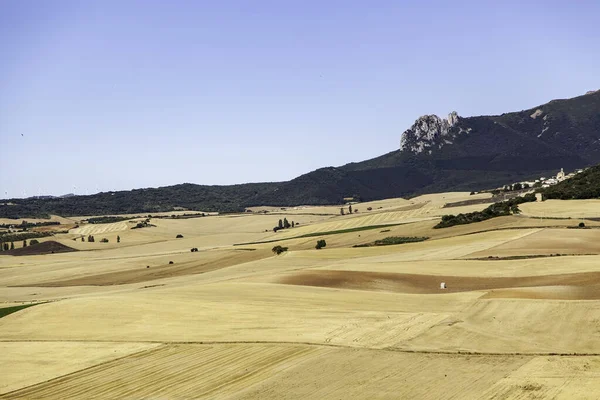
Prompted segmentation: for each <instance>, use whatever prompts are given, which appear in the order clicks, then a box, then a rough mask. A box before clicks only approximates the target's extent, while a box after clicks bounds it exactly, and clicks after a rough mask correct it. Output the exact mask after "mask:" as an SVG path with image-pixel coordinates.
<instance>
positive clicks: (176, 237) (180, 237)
mask: <svg viewBox="0 0 600 400" xmlns="http://www.w3.org/2000/svg"><path fill="white" fill-rule="evenodd" d="M175 239H183V235H182V234H181V233H180V234H178V235H177V236H175Z"/></svg>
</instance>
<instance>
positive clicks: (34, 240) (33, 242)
mask: <svg viewBox="0 0 600 400" xmlns="http://www.w3.org/2000/svg"><path fill="white" fill-rule="evenodd" d="M38 243H39V242H38V241H37V239H31V240H30V241H29V245H30V246H33V245H34V244H38Z"/></svg>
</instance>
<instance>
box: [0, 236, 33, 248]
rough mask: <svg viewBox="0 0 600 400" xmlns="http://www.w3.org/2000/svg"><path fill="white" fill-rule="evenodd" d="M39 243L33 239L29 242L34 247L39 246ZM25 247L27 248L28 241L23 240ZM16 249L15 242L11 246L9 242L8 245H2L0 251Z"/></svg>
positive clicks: (0, 244)
mask: <svg viewBox="0 0 600 400" xmlns="http://www.w3.org/2000/svg"><path fill="white" fill-rule="evenodd" d="M38 243H39V241H37V240H35V239H32V240H31V241H30V242H29V245H34V244H38ZM23 247H27V240H23ZM14 249H15V243H14V242H10V245H9V244H8V242H6V243H0V251H8V250H14Z"/></svg>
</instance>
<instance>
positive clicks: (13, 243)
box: [10, 242, 15, 250]
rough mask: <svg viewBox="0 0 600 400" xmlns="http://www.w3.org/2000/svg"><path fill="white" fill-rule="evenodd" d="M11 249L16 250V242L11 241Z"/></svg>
mask: <svg viewBox="0 0 600 400" xmlns="http://www.w3.org/2000/svg"><path fill="white" fill-rule="evenodd" d="M10 249H11V250H14V249H15V242H10Z"/></svg>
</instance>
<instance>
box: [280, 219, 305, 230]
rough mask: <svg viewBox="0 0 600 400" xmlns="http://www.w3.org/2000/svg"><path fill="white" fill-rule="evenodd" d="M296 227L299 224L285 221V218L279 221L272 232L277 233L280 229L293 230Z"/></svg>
mask: <svg viewBox="0 0 600 400" xmlns="http://www.w3.org/2000/svg"><path fill="white" fill-rule="evenodd" d="M296 225H300V224H296V223H295V222H294V221H292V222H291V223H290V222H289V221H288V220H287V218H284V219H280V220H279V223H278V224H277V226H276V227H274V228H273V232H277V231H279V230H281V229H289V228H293V227H295V226H296Z"/></svg>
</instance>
